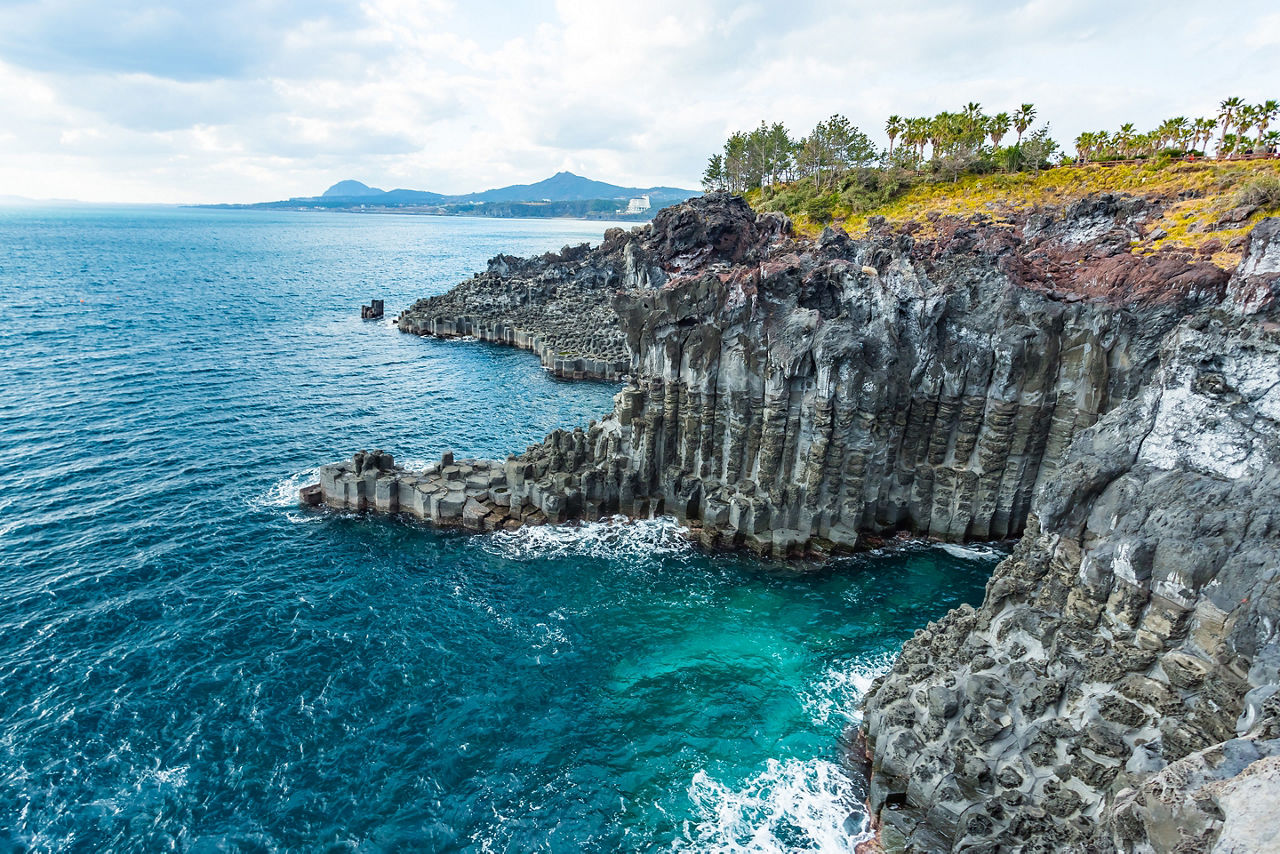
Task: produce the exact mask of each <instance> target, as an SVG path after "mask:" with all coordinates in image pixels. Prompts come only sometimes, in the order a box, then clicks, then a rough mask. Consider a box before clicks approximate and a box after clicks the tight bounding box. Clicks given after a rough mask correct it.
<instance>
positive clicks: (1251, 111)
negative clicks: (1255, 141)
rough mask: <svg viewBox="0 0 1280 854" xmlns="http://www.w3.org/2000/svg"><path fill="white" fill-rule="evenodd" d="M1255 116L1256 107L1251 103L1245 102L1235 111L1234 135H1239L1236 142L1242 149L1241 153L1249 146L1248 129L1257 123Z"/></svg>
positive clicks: (1256, 113) (1256, 114) (1256, 112)
mask: <svg viewBox="0 0 1280 854" xmlns="http://www.w3.org/2000/svg"><path fill="white" fill-rule="evenodd" d="M1257 117H1258V108H1257V107H1255V106H1253V105H1252V104H1245V105H1244V106H1243V107H1241V108H1240V109H1239V111H1237V112H1236V136H1238V137H1239V140H1238V141H1237V144H1238V145H1239V146H1240V148H1241V149H1242V151H1241V152H1240V153H1241V154H1243V153H1245V152H1244V150H1243V149H1247V148H1248V147H1249V130H1250V129H1251V128H1252V127H1253V126H1254V125H1255V124H1256V123H1257V121H1258V118H1257Z"/></svg>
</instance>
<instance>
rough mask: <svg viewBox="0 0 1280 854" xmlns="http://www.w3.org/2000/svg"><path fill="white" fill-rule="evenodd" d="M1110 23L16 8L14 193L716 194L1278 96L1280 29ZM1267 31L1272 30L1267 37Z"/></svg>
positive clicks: (1125, 12) (672, 5)
mask: <svg viewBox="0 0 1280 854" xmlns="http://www.w3.org/2000/svg"><path fill="white" fill-rule="evenodd" d="M1179 5H1180V4H1179V3H1176V2H1175V3H1167V2H1166V3H1164V4H1161V5H1158V6H1157V5H1156V4H1154V3H1152V2H1138V3H1131V4H1115V3H1103V2H1102V0H1078V2H1072V3H1064V2H1061V0H1024V1H1023V2H1007V1H1006V0H950V1H949V2H922V1H921V0H904V1H903V2H899V3H895V4H885V3H882V2H881V3H871V2H867V0H842V2H837V0H791V2H788V3H786V4H781V3H776V2H768V1H767V0H758V2H741V0H738V2H733V0H649V2H647V3H645V4H635V3H623V2H614V0H554V1H553V0H537V2H530V3H521V4H511V3H506V2H498V0H471V2H451V0H425V1H424V0H364V2H354V0H352V2H342V0H305V2H304V0H258V2H254V0H223V2H220V3H203V2H201V3H196V2H170V3H162V2H156V0H150V2H148V0H132V2H128V1H127V0H126V2H120V3H112V4H103V3H96V2H86V0H42V1H41V2H18V3H7V4H3V5H0V113H2V114H3V115H6V116H8V117H9V121H8V123H7V124H6V126H5V128H4V132H3V133H2V134H0V194H4V193H16V194H23V195H33V196H75V197H80V198H88V199H95V200H97V199H121V200H147V201H248V200H260V199H270V198H285V197H289V196H296V195H306V194H310V193H314V192H318V191H320V190H322V189H323V188H324V187H326V186H328V185H329V184H331V183H333V182H334V181H336V180H339V179H341V178H348V177H354V178H359V179H361V180H364V181H367V182H368V183H371V184H375V185H378V186H408V187H415V188H420V189H430V190H437V191H440V192H465V191H470V190H474V189H480V188H485V187H493V186H499V185H502V184H507V183H515V182H528V181H534V180H538V179H540V178H542V177H545V176H546V175H548V174H550V173H551V172H554V171H555V170H557V169H560V168H570V169H573V170H574V171H579V172H583V173H585V174H588V175H590V176H592V177H597V178H600V179H603V180H608V181H613V182H617V183H626V184H632V185H638V186H648V185H653V184H674V185H683V186H693V185H695V184H696V182H697V180H698V176H699V175H700V174H701V170H702V166H703V164H704V162H705V159H706V157H707V155H709V154H710V153H711V152H712V151H714V150H715V149H717V148H718V147H719V146H720V144H721V143H722V142H723V139H724V137H725V136H726V135H727V134H728V133H729V132H731V131H732V130H735V129H743V128H749V127H752V126H754V125H756V124H757V123H758V122H759V121H760V120H762V119H765V120H769V121H775V120H776V121H782V122H784V123H785V124H787V125H788V126H789V127H790V128H791V129H792V130H793V132H797V133H803V132H804V131H805V130H807V129H808V128H809V127H811V126H812V124H813V123H815V122H816V121H818V120H819V119H822V118H824V117H826V116H828V115H830V114H832V113H835V112H841V113H844V114H846V115H848V116H849V117H850V118H851V119H852V120H853V121H854V122H855V123H856V124H858V125H859V126H861V127H862V128H864V129H865V130H867V131H868V132H870V133H872V134H873V136H876V137H879V136H880V129H881V127H882V125H883V122H884V118H885V116H887V115H888V114H889V113H899V114H904V115H911V114H929V113H933V112H936V111H937V110H940V109H955V108H957V107H959V106H961V105H963V104H964V103H966V102H969V101H979V102H981V103H982V104H983V105H984V107H986V108H987V109H988V110H991V111H994V110H998V109H1002V108H1010V107H1013V106H1016V105H1017V104H1019V103H1022V102H1025V101H1031V102H1033V103H1035V104H1036V105H1037V107H1038V109H1039V113H1040V116H1041V117H1042V118H1044V119H1047V120H1049V121H1051V122H1052V124H1053V128H1054V131H1055V134H1056V135H1057V136H1058V138H1059V139H1062V140H1064V141H1069V140H1070V139H1071V138H1073V137H1074V136H1075V134H1077V133H1079V132H1080V131H1081V130H1085V129H1092V128H1101V127H1110V126H1116V125H1118V124H1120V123H1121V122H1124V121H1133V122H1135V123H1137V124H1138V125H1140V126H1149V125H1154V124H1155V123H1157V122H1158V121H1160V120H1161V119H1163V118H1165V117H1167V116H1169V115H1175V114H1183V115H1189V114H1207V113H1210V112H1212V111H1213V108H1214V107H1215V105H1216V103H1217V101H1218V100H1219V99H1221V98H1222V97H1226V96H1227V95H1240V96H1242V97H1244V98H1246V99H1247V100H1251V101H1257V100H1262V99H1264V98H1269V97H1278V96H1280V93H1278V92H1277V91H1275V82H1274V79H1273V77H1272V78H1271V79H1269V76H1268V75H1267V74H1266V73H1265V71H1264V70H1265V69H1266V68H1268V67H1270V66H1269V63H1272V62H1273V58H1274V56H1275V55H1276V51H1277V49H1280V16H1277V15H1276V13H1275V12H1274V11H1272V10H1271V8H1270V3H1268V2H1263V0H1243V2H1240V3H1237V4H1235V6H1234V7H1233V9H1234V11H1233V14H1231V15H1224V14H1221V13H1220V11H1218V10H1209V11H1207V12H1202V11H1199V9H1198V7H1195V6H1190V5H1187V6H1186V7H1185V8H1178V7H1179ZM1242 21H1250V22H1251V23H1250V24H1248V25H1244V24H1242V23H1241V22H1242Z"/></svg>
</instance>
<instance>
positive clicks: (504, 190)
mask: <svg viewBox="0 0 1280 854" xmlns="http://www.w3.org/2000/svg"><path fill="white" fill-rule="evenodd" d="M646 195H647V196H649V200H650V202H651V203H653V204H655V205H656V206H658V207H661V205H657V202H658V201H659V200H668V199H669V200H670V201H681V202H683V201H684V200H685V199H687V198H689V197H690V196H697V195H700V194H699V193H698V192H697V191H695V190H681V189H679V188H678V187H648V188H641V187H619V186H618V185H617V184H606V183H604V182H603V181H593V180H591V179H590V178H583V177H582V176H581V175H575V174H573V173H572V172H557V173H556V174H554V175H552V176H551V177H550V178H547V179H546V180H545V181H539V182H538V183H536V184H513V185H511V186H510V187H499V188H498V189H496V190H485V191H484V192H482V193H472V194H470V195H468V196H459V197H458V198H457V199H455V200H453V201H459V202H571V201H577V200H580V199H619V200H627V199H634V198H638V197H640V196H646Z"/></svg>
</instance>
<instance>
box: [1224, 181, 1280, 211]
mask: <svg viewBox="0 0 1280 854" xmlns="http://www.w3.org/2000/svg"><path fill="white" fill-rule="evenodd" d="M1232 198H1233V200H1234V201H1235V203H1236V204H1237V205H1240V206H1242V207H1243V206H1249V207H1252V206H1254V205H1256V206H1258V207H1260V208H1274V207H1280V175H1259V176H1257V177H1256V178H1252V179H1250V180H1248V181H1245V182H1244V183H1243V184H1241V185H1240V186H1239V187H1238V188H1237V189H1236V191H1235V194H1234V195H1233V196H1232Z"/></svg>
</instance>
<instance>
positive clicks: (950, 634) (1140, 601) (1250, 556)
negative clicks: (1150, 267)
mask: <svg viewBox="0 0 1280 854" xmlns="http://www.w3.org/2000/svg"><path fill="white" fill-rule="evenodd" d="M1278 237H1280V221H1277V220H1270V221H1267V222H1265V223H1263V224H1262V225H1260V226H1259V227H1258V228H1257V229H1255V231H1254V232H1253V234H1252V236H1251V240H1250V245H1249V246H1248V247H1247V248H1246V257H1245V260H1244V262H1243V263H1242V264H1241V265H1240V268H1239V270H1238V271H1237V273H1236V275H1235V277H1234V278H1233V279H1232V281H1231V283H1230V287H1229V289H1228V293H1227V299H1226V301H1225V302H1224V304H1223V305H1222V306H1221V307H1220V308H1215V309H1208V310H1204V311H1201V312H1199V313H1196V314H1194V315H1192V316H1190V317H1188V318H1187V319H1185V320H1183V321H1182V322H1180V323H1179V324H1178V326H1176V327H1175V328H1174V329H1173V330H1172V331H1171V332H1170V333H1169V334H1168V335H1166V336H1165V337H1164V340H1163V342H1162V344H1161V350H1160V354H1159V364H1158V367H1157V368H1156V370H1155V371H1154V373H1153V374H1152V376H1151V378H1150V380H1149V381H1148V382H1147V383H1146V384H1145V385H1144V387H1143V388H1142V389H1141V390H1140V391H1139V392H1138V393H1137V394H1135V395H1134V396H1133V397H1132V398H1131V399H1130V400H1128V401H1127V402H1125V403H1124V404H1122V405H1121V406H1118V407H1117V408H1116V409H1114V410H1113V411H1111V412H1110V413H1108V414H1107V415H1105V416H1104V417H1103V418H1101V419H1100V420H1099V421H1098V423H1097V424H1095V425H1094V426H1092V427H1091V428H1089V429H1088V430H1085V431H1083V432H1082V433H1081V435H1080V436H1079V437H1077V439H1076V440H1075V442H1073V443H1072V445H1071V447H1070V448H1069V449H1068V451H1067V452H1066V454H1065V455H1064V457H1063V460H1062V462H1061V464H1060V465H1059V466H1058V467H1057V471H1056V475H1055V477H1054V478H1053V479H1052V480H1051V481H1047V482H1045V483H1044V484H1043V485H1042V488H1041V490H1040V492H1039V494H1038V496H1037V498H1036V499H1035V500H1034V501H1033V503H1032V512H1031V515H1030V518H1029V521H1028V525H1027V533H1026V536H1025V537H1024V538H1023V539H1022V541H1021V542H1020V543H1019V545H1018V547H1017V549H1016V551H1015V553H1014V554H1013V556H1012V557H1010V558H1009V559H1008V560H1006V561H1004V562H1003V563H1002V564H1001V565H1000V566H999V567H998V569H997V570H996V573H995V576H994V577H993V578H992V580H991V582H990V583H989V584H988V587H987V593H986V598H985V599H984V601H983V603H982V605H981V606H980V607H979V608H977V609H976V610H975V609H971V608H965V609H960V610H957V611H953V612H952V613H950V614H949V615H947V617H946V618H945V619H943V620H941V621H939V622H938V623H937V624H934V625H931V626H929V627H928V628H927V629H925V630H923V631H921V632H919V633H918V634H917V636H916V637H915V638H914V639H913V640H911V641H909V642H908V643H907V645H906V647H905V649H904V650H903V652H902V655H901V657H900V658H899V659H898V661H897V663H896V664H895V665H894V668H893V671H892V672H891V673H890V674H889V675H888V676H887V677H886V678H884V679H883V680H882V681H881V682H880V683H879V684H878V685H877V686H876V687H875V689H874V690H873V692H872V693H871V695H870V698H869V700H868V702H867V711H866V732H867V737H868V741H869V748H870V753H871V759H872V768H873V777H872V788H871V798H870V805H871V808H872V811H873V813H874V814H876V815H877V816H878V819H879V821H880V831H881V833H880V838H881V841H882V844H883V845H884V847H885V848H887V849H889V850H904V849H905V850H914V851H939V850H941V851H946V850H964V851H996V850H1028V851H1063V850H1074V851H1124V852H1147V851H1168V852H1172V851H1179V852H1193V851H1208V850H1211V849H1212V850H1219V851H1240V852H1244V851H1275V850H1280V806H1277V805H1278V804H1280V758H1268V757H1277V756H1278V755H1280V693H1277V690H1278V688H1280V637H1278V636H1277V630H1278V626H1280V623H1278V618H1280V323H1277V320H1280V316H1278V313H1277V302H1276V297H1277V294H1278V293H1280V286H1278V283H1280V239H1278Z"/></svg>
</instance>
